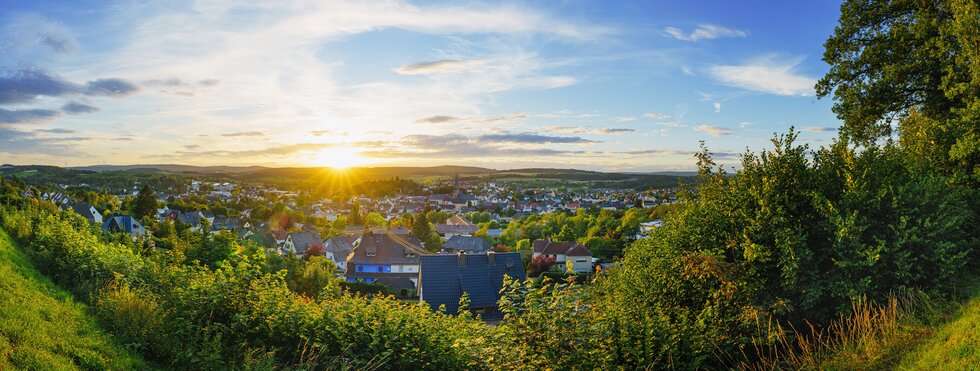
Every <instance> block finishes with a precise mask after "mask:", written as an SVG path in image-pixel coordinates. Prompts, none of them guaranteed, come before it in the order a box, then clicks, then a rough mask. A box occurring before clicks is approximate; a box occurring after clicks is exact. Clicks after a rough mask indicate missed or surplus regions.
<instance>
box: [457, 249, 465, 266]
mask: <svg viewBox="0 0 980 371" xmlns="http://www.w3.org/2000/svg"><path fill="white" fill-rule="evenodd" d="M458 257H459V266H460V267H465V266H466V254H463V253H462V252H460V253H459V255H458Z"/></svg>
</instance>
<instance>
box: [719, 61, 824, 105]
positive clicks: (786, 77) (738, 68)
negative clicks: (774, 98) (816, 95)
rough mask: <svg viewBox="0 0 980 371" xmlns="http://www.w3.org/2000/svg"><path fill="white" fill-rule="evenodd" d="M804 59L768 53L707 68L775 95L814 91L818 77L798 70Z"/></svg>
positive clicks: (728, 80)
mask: <svg viewBox="0 0 980 371" xmlns="http://www.w3.org/2000/svg"><path fill="white" fill-rule="evenodd" d="M802 61H803V58H792V59H779V58H778V57H776V56H774V55H768V56H764V57H761V58H758V59H755V60H753V61H750V62H749V63H746V64H742V65H729V66H714V67H711V68H709V69H708V71H709V72H710V73H711V76H712V77H713V78H714V79H716V80H718V81H719V82H721V83H723V84H725V85H729V86H734V87H738V88H742V89H747V90H751V91H758V92H763V93H769V94H776V95H799V96H807V95H813V86H814V85H815V84H816V79H815V78H812V77H808V76H804V75H802V74H800V73H799V72H798V71H797V66H799V64H800V62H802Z"/></svg>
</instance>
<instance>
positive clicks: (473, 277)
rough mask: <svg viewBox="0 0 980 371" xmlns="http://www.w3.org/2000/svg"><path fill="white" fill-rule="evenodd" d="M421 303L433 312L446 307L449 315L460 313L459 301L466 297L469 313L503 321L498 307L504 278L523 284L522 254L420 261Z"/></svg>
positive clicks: (446, 256) (433, 257) (436, 257)
mask: <svg viewBox="0 0 980 371" xmlns="http://www.w3.org/2000/svg"><path fill="white" fill-rule="evenodd" d="M419 264H420V267H419V273H418V283H419V300H421V301H422V302H425V303H428V304H429V306H430V307H431V308H432V310H433V311H435V310H438V308H439V307H441V306H443V305H444V306H445V308H446V312H447V313H452V314H456V313H457V312H458V311H459V299H460V298H461V297H462V296H463V293H466V294H467V295H468V297H469V300H470V305H469V310H470V311H471V312H473V313H476V314H480V315H481V316H482V318H483V319H484V320H499V319H501V318H503V314H502V313H500V310H499V308H498V307H497V302H498V301H499V300H500V289H501V288H502V287H503V282H504V275H507V276H509V277H512V278H514V279H517V280H524V279H526V278H527V274H526V273H525V272H524V264H523V263H522V262H521V254H520V253H514V252H509V253H493V252H489V253H483V254H456V255H451V254H440V255H426V256H422V257H420V258H419Z"/></svg>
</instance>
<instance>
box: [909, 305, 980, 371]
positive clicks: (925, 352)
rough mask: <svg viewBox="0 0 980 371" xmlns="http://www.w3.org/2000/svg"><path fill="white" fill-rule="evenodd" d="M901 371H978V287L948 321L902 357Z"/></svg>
mask: <svg viewBox="0 0 980 371" xmlns="http://www.w3.org/2000/svg"><path fill="white" fill-rule="evenodd" d="M899 369H903V370H980V288H978V289H977V290H976V291H975V293H974V295H973V298H972V299H970V301H968V302H967V303H965V304H964V305H963V306H961V307H960V308H959V310H958V312H957V314H956V316H955V317H954V318H953V320H952V321H950V322H949V323H946V324H944V325H942V326H940V327H939V329H938V330H937V331H936V332H935V333H934V334H932V336H930V337H929V338H928V339H926V340H925V341H924V342H923V343H922V344H921V345H920V346H918V347H916V348H915V349H914V350H912V351H911V352H909V353H907V354H905V356H904V357H903V359H902V362H901V363H900V365H899Z"/></svg>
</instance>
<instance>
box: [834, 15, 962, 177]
mask: <svg viewBox="0 0 980 371" xmlns="http://www.w3.org/2000/svg"><path fill="white" fill-rule="evenodd" d="M978 7H980V5H978V4H977V3H976V1H972V0H940V1H928V2H922V1H860V0H850V1H846V2H844V4H843V5H842V6H841V16H840V23H839V25H838V26H837V28H836V30H835V31H834V35H833V36H832V37H831V38H830V39H829V40H827V43H826V52H825V53H824V58H823V59H824V61H826V62H827V63H828V64H830V66H831V67H830V71H829V72H828V73H827V75H826V76H825V77H824V78H822V79H821V80H820V82H819V83H818V84H817V94H818V95H819V96H821V97H823V96H828V95H831V94H832V95H833V97H834V99H835V104H834V112H835V113H837V115H838V117H840V118H841V119H843V120H844V126H843V128H842V129H843V134H844V135H847V136H849V137H850V138H853V139H856V140H858V141H859V142H862V143H868V142H873V141H875V140H877V139H879V138H883V137H888V136H889V134H890V132H891V125H892V124H893V123H894V122H896V121H897V122H898V129H899V131H900V132H901V134H902V135H901V137H900V141H901V143H902V146H903V147H905V148H906V149H907V150H909V151H910V152H911V154H912V155H913V156H912V157H911V158H914V159H918V160H921V161H924V162H925V164H927V166H929V167H931V168H933V169H936V170H938V171H940V172H941V173H942V174H945V175H948V176H950V177H951V179H952V180H953V181H956V182H965V183H968V184H971V185H972V186H973V187H976V186H977V185H978V184H980V169H978V168H977V165H978V163H980V146H978V144H977V143H978V141H980V133H978V131H977V130H978V129H977V128H978V126H977V124H976V123H977V121H978V120H980V63H978V61H980V17H978V15H980V10H978Z"/></svg>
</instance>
